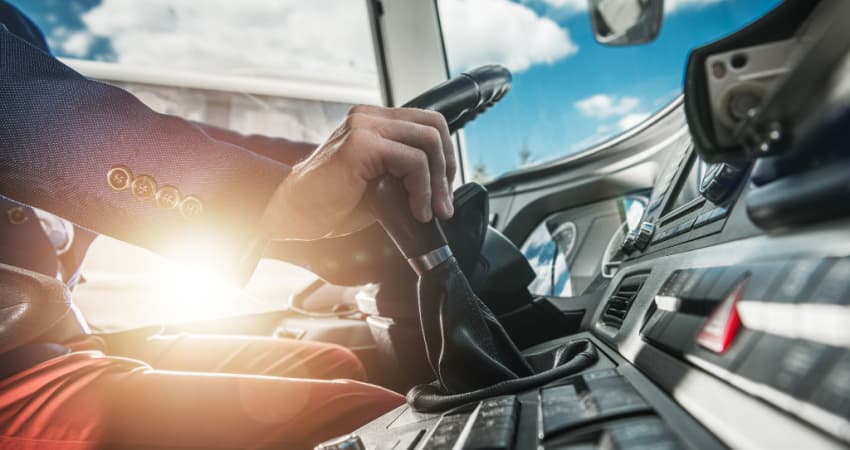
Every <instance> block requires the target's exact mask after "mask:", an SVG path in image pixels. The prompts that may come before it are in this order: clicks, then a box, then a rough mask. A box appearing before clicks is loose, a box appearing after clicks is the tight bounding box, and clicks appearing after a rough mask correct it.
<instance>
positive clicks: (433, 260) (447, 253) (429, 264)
mask: <svg viewBox="0 0 850 450" xmlns="http://www.w3.org/2000/svg"><path fill="white" fill-rule="evenodd" d="M452 256H453V255H452V250H451V249H450V248H449V246H448V245H444V246H442V247H440V248H435V249H434V250H431V251H430V252H428V253H425V254H424V255H419V256H414V257H413V258H408V259H407V262H408V263H409V264H410V267H413V270H415V271H416V274H417V275H422V274H423V273H425V272H428V271H429V270H431V269H433V268H434V267H437V266H439V265H440V264H442V263H444V262H446V261H448V260H449V258H451V257H452Z"/></svg>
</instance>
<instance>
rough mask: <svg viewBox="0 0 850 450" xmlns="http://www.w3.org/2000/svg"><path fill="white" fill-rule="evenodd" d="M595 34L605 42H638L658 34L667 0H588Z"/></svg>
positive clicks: (648, 40) (618, 43)
mask: <svg viewBox="0 0 850 450" xmlns="http://www.w3.org/2000/svg"><path fill="white" fill-rule="evenodd" d="M588 11H589V12H590V21H591V23H592V24H593V37H594V38H595V39H596V42H599V43H600V44H603V45H636V44H645V43H647V42H652V41H654V40H655V38H656V37H658V32H659V31H660V30H661V22H662V20H663V19H664V0H588Z"/></svg>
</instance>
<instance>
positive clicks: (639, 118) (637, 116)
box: [617, 112, 650, 131]
mask: <svg viewBox="0 0 850 450" xmlns="http://www.w3.org/2000/svg"><path fill="white" fill-rule="evenodd" d="M649 115H650V114H649V113H647V112H636V113H631V114H626V115H625V116H623V118H622V119H620V120H618V121H617V126H618V127H620V129H621V130H624V131H625V130H628V129H629V128H632V127H634V126H635V125H637V124H639V123H641V122H643V121H644V120H646V118H647V117H649Z"/></svg>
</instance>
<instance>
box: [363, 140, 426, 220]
mask: <svg viewBox="0 0 850 450" xmlns="http://www.w3.org/2000/svg"><path fill="white" fill-rule="evenodd" d="M371 150H372V151H373V152H375V156H376V159H377V164H375V166H376V168H375V170H373V171H372V173H371V174H370V175H369V178H368V179H369V180H374V179H376V178H378V177H380V176H382V175H384V174H386V173H389V174H391V175H393V176H394V177H396V178H400V179H402V181H403V183H404V187H405V189H406V190H407V195H408V203H409V206H410V211H411V212H412V213H413V216H414V217H415V218H416V220H418V221H420V222H423V223H425V222H430V221H431V219H433V217H434V215H433V210H432V207H431V174H430V172H429V170H428V157H427V155H426V154H425V152H423V151H421V150H419V149H417V148H415V147H411V146H409V145H407V144H403V143H401V142H397V141H393V140H389V139H379V140H378V142H377V143H376V145H375V146H374V147H372V148H371Z"/></svg>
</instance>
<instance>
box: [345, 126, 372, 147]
mask: <svg viewBox="0 0 850 450" xmlns="http://www.w3.org/2000/svg"><path fill="white" fill-rule="evenodd" d="M370 138H371V133H369V132H368V131H366V130H364V129H362V128H353V129H352V130H351V131H349V132H348V134H346V135H345V143H346V144H349V145H351V146H354V147H359V146H362V145H364V144H366V143H367V142H368V141H369V139H370Z"/></svg>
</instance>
